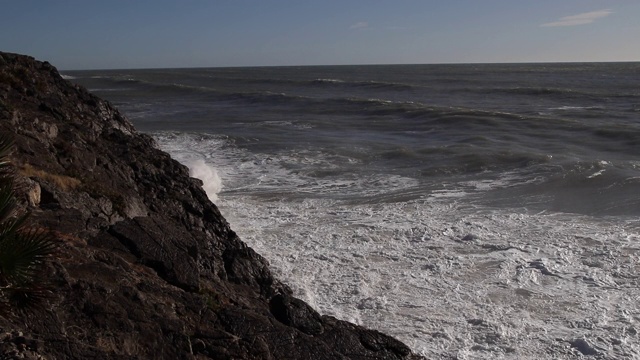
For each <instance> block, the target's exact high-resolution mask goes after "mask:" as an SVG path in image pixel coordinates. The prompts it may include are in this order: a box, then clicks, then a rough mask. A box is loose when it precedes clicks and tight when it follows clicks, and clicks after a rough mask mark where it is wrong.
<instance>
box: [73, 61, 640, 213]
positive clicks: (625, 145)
mask: <svg viewBox="0 0 640 360" xmlns="http://www.w3.org/2000/svg"><path fill="white" fill-rule="evenodd" d="M69 74H70V75H72V76H74V77H76V79H75V81H76V82H78V83H80V84H82V85H84V86H86V87H87V88H88V89H90V90H91V91H93V92H95V93H96V94H98V95H100V96H102V97H105V98H107V99H110V100H111V101H112V102H113V103H114V104H115V105H116V106H118V107H119V108H120V109H121V110H123V111H124V112H125V113H126V114H127V116H128V117H129V118H130V119H131V120H132V121H133V122H134V123H135V125H136V126H137V127H138V128H139V129H141V130H143V131H147V132H161V131H176V132H191V133H200V134H210V135H215V136H224V137H226V138H227V141H228V142H229V144H232V146H235V147H238V148H242V149H245V150H247V151H249V152H251V153H254V154H262V155H264V156H265V157H266V158H270V159H276V158H279V157H282V156H283V155H285V154H287V155H292V156H289V158H291V157H296V155H295V154H296V153H300V154H302V153H305V154H307V156H312V157H315V158H316V160H317V161H320V162H327V164H323V165H319V164H317V161H310V163H305V162H304V161H297V160H298V159H289V160H286V159H285V160H282V159H279V160H278V161H280V162H281V165H282V166H283V167H285V168H287V169H288V170H290V171H292V172H296V173H297V174H299V175H301V176H304V177H305V180H306V182H313V181H321V182H327V181H331V180H336V181H339V180H341V179H344V178H345V177H346V178H351V177H359V178H362V177H372V176H375V175H376V174H387V175H390V176H400V177H403V178H411V179H415V181H416V182H417V183H416V184H415V186H411V187H409V188H406V189H402V190H401V191H398V192H397V193H392V194H384V196H383V198H379V199H378V198H375V197H371V196H366V194H362V191H364V190H366V189H359V190H362V191H356V193H355V194H353V193H345V194H335V193H332V194H331V196H336V195H340V196H346V197H353V200H354V201H374V202H375V201H396V200H400V201H402V200H406V199H407V198H411V197H416V196H425V195H426V196H428V195H429V194H430V193H432V192H434V191H436V192H438V191H449V190H450V191H462V192H465V193H469V194H473V193H476V191H475V190H476V189H475V188H474V186H475V185H478V184H482V186H481V189H480V190H482V191H481V192H482V194H480V195H477V194H476V195H477V196H472V197H470V198H469V199H468V200H469V201H473V202H478V203H480V204H483V205H487V206H497V207H519V208H526V209H528V210H531V211H543V210H550V211H560V212H572V213H581V214H591V215H634V216H635V215H638V214H640V191H638V190H640V157H639V154H640V87H639V84H640V64H639V63H607V64H531V65H526V64H524V65H523V64H511V65H393V66H327V67H282V68H278V67H268V68H213V69H170V70H126V71H83V72H70V73H69ZM491 182H493V185H492V184H490V183H491ZM488 187H490V188H491V189H487V188H488ZM228 189H229V190H231V189H232V188H228ZM256 190H257V191H259V189H256ZM287 190H290V189H287ZM487 190H489V191H487ZM364 192H365V193H366V191H364ZM311 193H312V194H305V196H313V195H318V196H322V195H323V194H322V192H320V193H319V194H313V193H314V191H311ZM363 195H364V196H363ZM290 196H296V195H295V194H294V193H292V194H290Z"/></svg>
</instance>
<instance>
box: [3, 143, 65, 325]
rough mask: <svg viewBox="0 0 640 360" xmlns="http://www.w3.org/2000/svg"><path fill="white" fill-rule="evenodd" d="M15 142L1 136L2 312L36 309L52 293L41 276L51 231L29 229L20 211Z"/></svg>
mask: <svg viewBox="0 0 640 360" xmlns="http://www.w3.org/2000/svg"><path fill="white" fill-rule="evenodd" d="M12 146H13V141H12V139H11V138H10V137H9V136H6V135H2V136H0V315H1V316H5V317H6V316H8V315H11V314H13V313H16V312H18V311H23V310H27V309H33V308H34V307H37V306H39V305H42V304H43V300H45V299H46V298H48V297H49V296H50V294H51V291H50V290H49V287H48V286H47V283H46V281H45V279H44V278H43V277H42V276H41V275H42V271H43V270H44V264H45V260H46V259H47V257H49V256H50V255H51V254H52V252H53V251H54V249H55V241H54V239H53V237H52V236H51V235H50V233H49V232H47V231H45V230H42V229H37V228H28V227H26V226H25V222H26V220H27V218H28V214H27V213H20V212H19V211H18V210H17V201H16V196H15V173H14V169H13V168H12V166H11V164H10V162H9V153H10V151H11V149H12Z"/></svg>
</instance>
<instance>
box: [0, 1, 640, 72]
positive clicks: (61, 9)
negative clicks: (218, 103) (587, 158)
mask: <svg viewBox="0 0 640 360" xmlns="http://www.w3.org/2000/svg"><path fill="white" fill-rule="evenodd" d="M0 9H1V11H0V51H6V52H16V53H21V54H28V55H31V56H34V57H35V58H37V59H39V60H46V61H49V62H51V63H52V64H53V65H55V66H57V67H58V68H59V69H61V70H80V69H118V68H120V69H123V68H171V67H219V66H287V65H343V64H431V63H495V62H498V63H509V62H591V61H640V0H313V1H312V0H209V1H205V0H59V1H54V0H0Z"/></svg>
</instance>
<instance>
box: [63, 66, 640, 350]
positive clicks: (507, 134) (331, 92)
mask: <svg viewBox="0 0 640 360" xmlns="http://www.w3.org/2000/svg"><path fill="white" fill-rule="evenodd" d="M65 76H67V77H69V78H70V79H71V80H72V81H74V82H76V83H78V84H81V85H84V86H85V87H86V88H88V89H89V90H90V91H92V92H94V93H95V94H97V95H98V96H100V97H102V98H105V99H108V100H110V101H111V102H112V103H113V104H115V105H116V106H117V107H118V108H119V109H120V110H121V111H122V112H123V113H124V114H125V115H126V116H127V117H128V118H129V119H130V120H131V121H132V122H133V123H134V125H135V126H136V127H137V128H138V129H139V130H141V131H143V132H147V133H149V134H151V135H152V136H153V137H154V138H155V139H156V140H157V142H158V144H159V146H160V147H161V148H162V149H164V150H166V151H168V152H169V153H171V154H172V156H173V157H174V158H176V159H177V160H179V161H181V162H183V163H184V164H186V165H187V166H189V167H190V169H191V171H192V175H193V176H195V177H198V178H201V179H203V181H204V183H205V190H207V192H208V194H209V197H210V198H211V199H213V200H214V201H215V203H216V205H218V207H219V208H220V209H221V211H222V213H223V215H224V216H225V217H226V218H227V220H229V222H230V223H231V226H232V227H233V229H234V230H235V231H236V232H238V234H239V235H240V236H241V238H242V239H243V240H244V241H245V242H247V243H248V244H249V245H250V246H252V247H253V248H255V249H256V250H257V251H258V252H259V253H260V254H262V255H264V256H265V257H266V258H267V259H268V260H269V261H270V263H271V267H272V269H273V270H274V272H275V273H276V275H277V276H279V277H280V278H282V279H283V280H285V281H286V282H287V283H289V284H290V285H291V286H292V288H293V289H294V291H295V293H296V296H298V297H300V298H302V299H304V300H305V301H307V302H309V303H310V304H312V305H313V306H314V307H315V308H317V309H318V310H319V311H320V312H322V313H324V314H330V315H334V316H336V317H338V318H341V319H346V320H349V321H353V322H355V323H359V324H362V325H365V326H369V327H373V328H376V329H379V330H381V331H384V332H387V333H390V334H392V335H395V336H397V337H399V338H400V339H401V340H403V341H405V342H406V343H407V344H409V345H410V346H411V347H412V348H413V349H414V350H415V351H417V352H419V353H421V354H424V355H425V356H427V358H447V357H448V358H460V359H496V358H501V359H573V358H576V357H579V356H582V355H580V354H579V353H580V350H579V349H577V348H576V347H572V346H571V344H572V343H573V344H575V343H576V341H577V340H580V341H583V340H584V341H586V342H587V344H589V346H591V347H592V348H593V349H595V351H596V352H598V353H599V354H600V358H603V359H621V358H640V346H639V345H638V344H639V343H640V342H639V341H638V330H637V329H638V321H640V320H639V319H640V310H638V306H637V304H638V301H640V276H639V275H638V274H639V273H640V221H639V220H638V215H640V63H606V64H506V65H505V64H499V65H498V64H496V65H393V66H324V67H265V68H210V69H166V70H109V71H75V72H66V73H65Z"/></svg>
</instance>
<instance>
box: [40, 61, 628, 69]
mask: <svg viewBox="0 0 640 360" xmlns="http://www.w3.org/2000/svg"><path fill="white" fill-rule="evenodd" d="M41 61H46V60H41ZM610 63H611V64H620V63H640V60H607V61H514V62H500V61H496V62H481V61H480V62H434V63H369V64H308V65H236V66H233V65H222V66H186V67H180V66H175V67H166V66H158V67H144V68H143V67H133V68H115V67H114V68H87V69H58V71H113V70H170V69H171V70H187V69H239V68H287V67H289V68H293V67H339V66H345V67H346V66H425V65H427V66H428V65H544V64H610ZM52 65H53V66H55V64H53V63H52ZM56 68H57V66H56Z"/></svg>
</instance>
